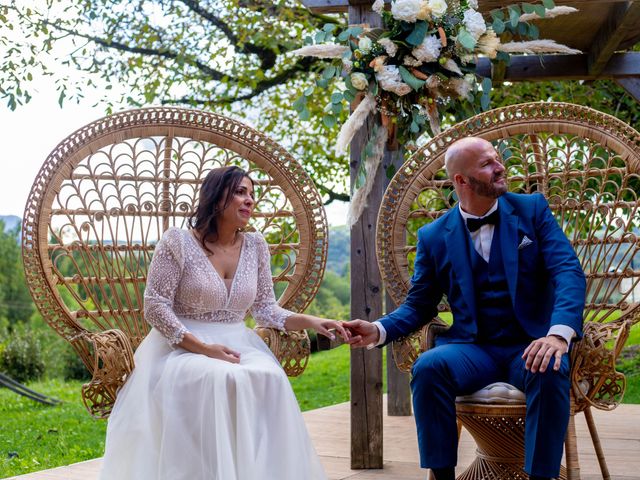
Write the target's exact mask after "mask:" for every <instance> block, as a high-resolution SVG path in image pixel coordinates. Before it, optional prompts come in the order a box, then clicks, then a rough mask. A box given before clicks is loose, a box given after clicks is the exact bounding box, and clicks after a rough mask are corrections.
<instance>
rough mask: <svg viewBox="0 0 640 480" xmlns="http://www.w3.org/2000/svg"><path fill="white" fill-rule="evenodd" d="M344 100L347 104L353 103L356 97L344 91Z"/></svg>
mask: <svg viewBox="0 0 640 480" xmlns="http://www.w3.org/2000/svg"><path fill="white" fill-rule="evenodd" d="M344 99H345V100H346V101H347V102H349V103H351V102H353V101H354V100H355V99H356V96H355V95H354V94H353V93H351V91H349V90H346V91H345V92H344Z"/></svg>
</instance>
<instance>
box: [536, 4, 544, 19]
mask: <svg viewBox="0 0 640 480" xmlns="http://www.w3.org/2000/svg"><path fill="white" fill-rule="evenodd" d="M533 9H534V11H535V12H536V15H538V16H539V17H540V18H544V17H545V15H546V12H547V9H546V8H544V5H534V6H533Z"/></svg>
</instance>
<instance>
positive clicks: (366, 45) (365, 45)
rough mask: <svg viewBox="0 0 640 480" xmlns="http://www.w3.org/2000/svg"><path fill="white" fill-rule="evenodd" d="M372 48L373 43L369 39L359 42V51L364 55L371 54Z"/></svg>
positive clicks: (363, 38) (365, 38)
mask: <svg viewBox="0 0 640 480" xmlns="http://www.w3.org/2000/svg"><path fill="white" fill-rule="evenodd" d="M372 46H373V42H372V41H371V39H370V38H369V37H361V38H360V40H358V50H360V51H361V52H362V53H369V51H370V50H371V47H372Z"/></svg>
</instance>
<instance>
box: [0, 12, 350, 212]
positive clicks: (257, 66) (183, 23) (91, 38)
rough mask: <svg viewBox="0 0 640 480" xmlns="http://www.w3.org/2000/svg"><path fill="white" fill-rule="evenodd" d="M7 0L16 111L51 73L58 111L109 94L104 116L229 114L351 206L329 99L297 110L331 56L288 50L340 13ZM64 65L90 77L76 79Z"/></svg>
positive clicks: (10, 89)
mask: <svg viewBox="0 0 640 480" xmlns="http://www.w3.org/2000/svg"><path fill="white" fill-rule="evenodd" d="M0 1H1V2H3V4H2V5H1V6H0V47H1V48H2V49H3V50H4V55H2V59H1V60H0V62H1V63H0V65H1V68H0V96H1V97H2V98H3V99H4V100H5V101H6V102H7V105H8V106H9V108H11V109H15V108H17V107H18V106H19V105H21V104H24V103H27V102H28V101H29V100H30V98H31V93H30V90H31V88H32V85H33V82H34V81H35V80H36V79H37V78H38V77H41V76H50V77H52V79H53V81H54V82H55V85H56V88H57V90H58V92H59V103H60V105H63V103H64V102H65V101H67V100H76V101H79V100H81V99H82V98H83V97H84V96H85V94H86V93H87V90H88V89H101V88H104V95H103V97H104V98H103V101H104V103H105V105H106V106H107V109H108V110H111V109H112V108H113V106H114V104H117V103H125V104H128V105H131V106H141V105H147V104H152V103H162V104H165V105H189V106H195V107H199V108H203V109H206V110H211V111H216V112H224V113H228V114H234V115H236V116H238V117H241V118H243V119H245V120H248V121H249V122H250V123H253V124H254V125H255V126H256V128H258V129H259V130H262V131H265V132H268V133H269V134H270V135H272V136H273V137H274V138H275V139H276V140H277V141H279V142H280V143H282V144H283V145H284V146H285V147H286V148H287V149H289V150H290V151H291V152H292V153H293V154H294V156H296V157H297V158H298V159H299V160H301V161H302V164H303V165H304V167H305V168H306V169H307V171H308V172H310V173H312V174H313V177H314V179H315V180H316V182H317V183H318V185H322V186H323V187H322V189H321V190H322V192H323V193H324V194H325V195H326V198H327V200H328V201H331V200H333V199H341V200H347V199H348V195H346V194H344V189H345V179H346V177H347V172H348V170H347V164H346V159H345V158H337V157H335V155H334V154H333V153H332V152H333V149H332V148H330V146H331V145H333V139H334V137H335V135H336V133H337V131H336V130H337V129H336V128H328V127H327V126H325V125H324V124H323V123H322V116H323V115H322V110H323V108H324V107H325V106H326V105H328V104H330V99H329V97H328V94H327V93H326V92H325V90H324V89H318V92H316V94H315V95H314V102H313V103H311V102H310V104H309V105H308V109H309V115H308V118H307V119H306V120H301V119H300V118H299V117H298V115H297V114H296V113H295V112H294V110H293V108H292V107H291V105H292V103H293V102H294V100H295V99H296V98H298V97H300V96H301V95H302V93H303V92H304V91H305V90H306V89H308V88H309V87H310V86H313V85H314V84H313V81H314V79H320V78H321V77H320V75H321V72H322V70H323V69H324V61H322V60H319V59H315V58H310V57H297V56H295V55H292V54H291V53H290V52H291V51H292V50H294V49H296V48H298V47H300V46H301V45H302V43H303V38H304V37H305V36H308V35H312V34H314V33H315V31H316V30H317V28H318V27H322V25H324V24H325V23H327V22H329V23H334V24H344V22H345V20H344V17H343V16H331V17H329V16H324V15H318V14H312V13H311V12H309V11H308V10H307V9H305V8H304V7H303V6H302V5H301V4H299V3H298V2H297V1H295V0H276V1H269V2H267V1H265V0H206V1H198V0H169V1H163V0H142V1H138V2H127V1H118V0H84V1H81V2H68V1H64V0H40V1H39V2H32V1H26V0H18V1H17V2H14V1H11V0H9V2H8V4H7V3H5V2H6V0H0ZM69 69H75V70H78V71H80V72H83V73H84V75H85V77H84V78H83V81H81V82H76V83H74V82H72V81H71V76H70V75H69ZM114 86H119V87H120V88H113V87H114ZM118 90H121V92H123V93H120V94H118V93H117V92H118ZM120 96H122V98H120Z"/></svg>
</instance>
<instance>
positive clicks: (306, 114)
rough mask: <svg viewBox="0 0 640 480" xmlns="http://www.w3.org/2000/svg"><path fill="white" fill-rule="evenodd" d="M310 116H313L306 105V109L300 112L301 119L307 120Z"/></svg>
mask: <svg viewBox="0 0 640 480" xmlns="http://www.w3.org/2000/svg"><path fill="white" fill-rule="evenodd" d="M310 118H311V112H310V111H309V109H308V108H307V107H304V109H303V110H302V111H301V112H300V120H304V121H307V120H309V119H310Z"/></svg>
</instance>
